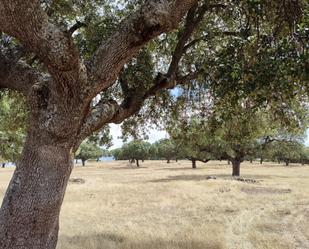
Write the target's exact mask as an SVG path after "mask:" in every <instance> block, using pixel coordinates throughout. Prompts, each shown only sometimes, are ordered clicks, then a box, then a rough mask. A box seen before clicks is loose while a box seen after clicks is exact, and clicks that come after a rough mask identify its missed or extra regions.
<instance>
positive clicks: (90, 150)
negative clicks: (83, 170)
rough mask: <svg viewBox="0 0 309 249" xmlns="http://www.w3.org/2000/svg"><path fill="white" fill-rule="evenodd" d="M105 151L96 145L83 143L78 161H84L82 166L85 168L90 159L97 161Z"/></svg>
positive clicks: (77, 157) (77, 156)
mask: <svg viewBox="0 0 309 249" xmlns="http://www.w3.org/2000/svg"><path fill="white" fill-rule="evenodd" d="M103 153H104V151H103V150H102V149H101V148H100V147H99V146H98V145H97V144H95V143H93V142H90V141H86V142H83V143H82V144H81V145H80V147H79V148H78V150H77V153H76V159H81V160H82V165H83V166H85V162H86V161H87V160H88V159H97V158H98V157H101V156H102V155H103Z"/></svg>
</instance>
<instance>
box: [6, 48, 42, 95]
mask: <svg viewBox="0 0 309 249" xmlns="http://www.w3.org/2000/svg"><path fill="white" fill-rule="evenodd" d="M45 78H46V76H44V75H42V74H40V73H38V72H37V71H36V70H34V69H33V68H31V67H30V66H28V65H27V64H26V63H24V62H20V61H19V62H16V61H14V60H9V59H7V58H6V57H5V56H3V55H1V54H0V88H7V89H11V90H17V91H19V92H21V93H23V94H24V95H27V94H28V92H29V90H30V88H31V86H33V85H34V84H35V83H38V82H42V81H44V79H45Z"/></svg>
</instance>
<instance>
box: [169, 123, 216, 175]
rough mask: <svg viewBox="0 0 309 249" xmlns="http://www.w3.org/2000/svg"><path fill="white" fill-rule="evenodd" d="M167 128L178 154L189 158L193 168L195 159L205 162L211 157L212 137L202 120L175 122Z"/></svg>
mask: <svg viewBox="0 0 309 249" xmlns="http://www.w3.org/2000/svg"><path fill="white" fill-rule="evenodd" d="M168 129H169V134H170V136H171V139H172V141H173V143H174V144H175V150H176V151H177V154H178V156H179V157H184V158H186V159H188V160H190V161H191V163H192V168H193V169H195V168H196V162H197V161H200V162H203V163H207V162H208V161H209V160H210V159H211V158H212V154H211V153H212V152H214V151H215V149H214V144H213V142H214V137H213V135H212V134H211V133H210V129H209V127H207V126H206V125H205V122H204V120H201V119H197V118H193V119H191V120H190V121H189V122H187V121H184V122H178V123H177V122H176V123H173V125H172V126H171V127H170V128H168Z"/></svg>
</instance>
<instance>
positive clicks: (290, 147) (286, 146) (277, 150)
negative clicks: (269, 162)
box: [272, 138, 303, 166]
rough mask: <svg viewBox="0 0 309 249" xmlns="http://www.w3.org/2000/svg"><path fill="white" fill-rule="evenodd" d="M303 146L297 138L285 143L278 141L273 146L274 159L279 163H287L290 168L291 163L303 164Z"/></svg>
mask: <svg viewBox="0 0 309 249" xmlns="http://www.w3.org/2000/svg"><path fill="white" fill-rule="evenodd" d="M302 152H303V144H302V143H301V141H300V140H299V139H297V138H294V139H291V140H284V141H276V142H274V143H273V145H272V154H273V155H272V157H273V159H274V160H277V161H278V162H280V161H283V162H285V165H286V166H289V164H290V163H291V162H301V159H302Z"/></svg>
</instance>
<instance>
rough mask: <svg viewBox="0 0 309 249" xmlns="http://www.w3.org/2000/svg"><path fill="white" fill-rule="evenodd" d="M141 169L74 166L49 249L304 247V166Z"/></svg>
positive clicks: (307, 242)
mask: <svg viewBox="0 0 309 249" xmlns="http://www.w3.org/2000/svg"><path fill="white" fill-rule="evenodd" d="M141 166H142V167H141V168H136V167H135V166H131V165H130V164H129V163H128V162H124V161H116V162H100V163H88V166H87V165H86V167H80V166H78V167H75V169H74V170H73V173H72V176H71V182H70V183H69V185H68V189H67V193H66V197H65V201H64V204H63V207H62V212H61V218H60V236H59V243H58V248H57V249H292V248H293V249H309V166H300V165H291V166H289V167H285V166H283V165H278V164H272V163H264V164H263V165H262V166H261V165H260V164H258V163H253V164H250V163H244V164H243V165H242V167H241V174H242V178H244V180H246V181H238V180H235V179H233V178H231V176H230V174H231V168H230V166H229V165H227V163H226V162H223V161H222V162H218V161H212V162H209V163H207V164H203V163H198V165H197V166H198V168H197V169H196V170H193V169H191V168H190V162H188V161H181V162H177V163H176V162H172V163H170V164H167V163H166V162H164V161H146V162H144V163H142V165H141ZM12 172H13V169H12V168H11V169H10V168H8V169H0V198H1V199H2V197H3V195H4V192H5V188H6V186H7V184H8V182H9V180H10V177H11V175H12ZM209 176H216V179H209V178H210V177H209ZM247 179H249V180H247ZM252 179H253V180H254V181H252Z"/></svg>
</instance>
